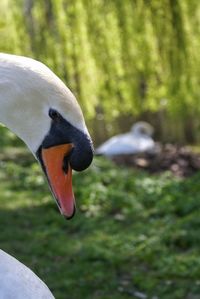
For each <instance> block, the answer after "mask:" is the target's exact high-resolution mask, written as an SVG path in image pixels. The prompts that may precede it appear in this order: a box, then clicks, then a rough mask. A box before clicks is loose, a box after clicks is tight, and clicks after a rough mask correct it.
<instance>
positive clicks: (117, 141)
mask: <svg viewBox="0 0 200 299" xmlns="http://www.w3.org/2000/svg"><path fill="white" fill-rule="evenodd" d="M152 134H153V127H152V126H151V125H150V124H148V123H146V122H142V121H141V122H137V123H136V124H134V125H133V126H132V128H131V131H130V132H128V133H125V134H120V135H116V136H114V137H112V138H110V139H108V140H107V141H106V142H105V143H103V144H102V145H100V146H99V147H98V148H97V149H96V154H97V155H105V156H108V157H109V156H110V157H111V156H114V155H126V154H137V153H141V152H146V151H152V150H153V149H154V147H155V143H154V141H153V139H152V137H151V135H152Z"/></svg>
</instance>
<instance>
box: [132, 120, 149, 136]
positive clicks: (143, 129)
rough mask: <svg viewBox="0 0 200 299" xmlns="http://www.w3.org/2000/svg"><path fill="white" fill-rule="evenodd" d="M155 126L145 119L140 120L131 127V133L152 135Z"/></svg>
mask: <svg viewBox="0 0 200 299" xmlns="http://www.w3.org/2000/svg"><path fill="white" fill-rule="evenodd" d="M153 132H154V128H153V127H152V126H151V125H150V124H149V123H147V122H145V121H139V122H137V123H135V124H134V125H133V126H132V127H131V133H132V134H134V135H141V136H152V135H153Z"/></svg>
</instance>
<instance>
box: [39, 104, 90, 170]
mask: <svg viewBox="0 0 200 299" xmlns="http://www.w3.org/2000/svg"><path fill="white" fill-rule="evenodd" d="M49 116H50V117H51V118H52V122H51V127H50V130H49V132H48V134H47V135H46V136H45V138H44V140H43V142H42V144H41V146H40V148H39V149H38V150H37V152H36V155H37V157H38V159H39V160H40V162H41V150H42V148H50V147H53V146H56V145H61V144H67V143H72V144H73V146H74V147H73V149H72V151H71V152H70V154H69V155H67V156H66V157H64V159H63V170H64V171H65V172H67V169H68V163H70V166H71V167H72V169H74V170H77V171H81V170H84V169H86V168H87V167H88V166H89V165H90V164H91V162H92V159H93V152H94V150H93V145H92V141H91V139H90V137H89V136H88V135H87V134H86V133H84V132H82V131H80V130H79V129H77V128H75V127H74V126H73V125H71V124H70V123H69V122H68V121H67V120H65V119H64V118H63V117H62V116H61V115H60V114H59V113H58V112H57V111H56V110H53V109H50V110H49ZM43 167H44V166H43Z"/></svg>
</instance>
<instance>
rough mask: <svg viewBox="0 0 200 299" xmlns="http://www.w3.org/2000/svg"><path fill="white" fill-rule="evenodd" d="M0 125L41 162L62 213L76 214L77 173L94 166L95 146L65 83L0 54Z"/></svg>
mask: <svg viewBox="0 0 200 299" xmlns="http://www.w3.org/2000/svg"><path fill="white" fill-rule="evenodd" d="M0 75H1V76H0V105H1V109H0V121H1V122H2V123H4V124H5V125H6V126H7V127H8V128H9V129H11V130H12V131H13V132H14V133H16V135H18V136H19V137H20V138H21V139H22V140H23V141H24V142H25V143H26V144H27V146H28V147H29V149H30V150H31V151H32V153H33V155H34V156H35V157H36V159H37V160H38V161H39V163H40V164H41V166H42V169H43V171H44V173H45V175H46V177H47V180H48V183H49V186H50V189H51V191H52V193H53V195H54V198H55V199H56V202H57V204H58V207H59V209H60V211H61V213H62V214H63V215H64V216H65V217H66V218H68V219H69V218H71V217H72V216H73V215H74V213H75V200H74V195H73V191H72V169H74V170H77V171H82V170H84V169H86V168H87V167H88V166H89V165H90V164H91V162H92V158H93V145H92V141H91V138H90V135H89V133H88V130H87V127H86V125H85V121H84V118H83V114H82V111H81V109H80V106H79V104H78V103H77V101H76V98H75V97H74V95H73V94H72V93H71V91H70V90H69V89H68V88H67V87H66V86H65V84H64V83H63V82H62V81H61V80H60V79H59V78H58V77H57V76H56V75H55V74H54V73H53V72H52V71H51V70H50V69H49V68H47V67H46V66H45V65H43V64H42V63H40V62H38V61H35V60H33V59H30V58H25V57H21V56H15V55H8V54H0Z"/></svg>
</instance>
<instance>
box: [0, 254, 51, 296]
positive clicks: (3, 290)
mask: <svg viewBox="0 0 200 299" xmlns="http://www.w3.org/2000/svg"><path fill="white" fill-rule="evenodd" d="M53 298H54V296H53V295H52V293H51V292H50V291H49V289H48V287H47V286H46V285H45V284H44V283H43V282H42V280H41V279H40V278H39V277H38V276H36V275H35V274H34V273H33V272H32V271H31V270H30V269H29V268H27V267H26V266H25V265H23V264H22V263H20V262H19V261H17V260H16V259H15V258H14V257H12V256H10V255H8V254H7V253H5V252H4V251H2V250H0V299H53Z"/></svg>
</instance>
